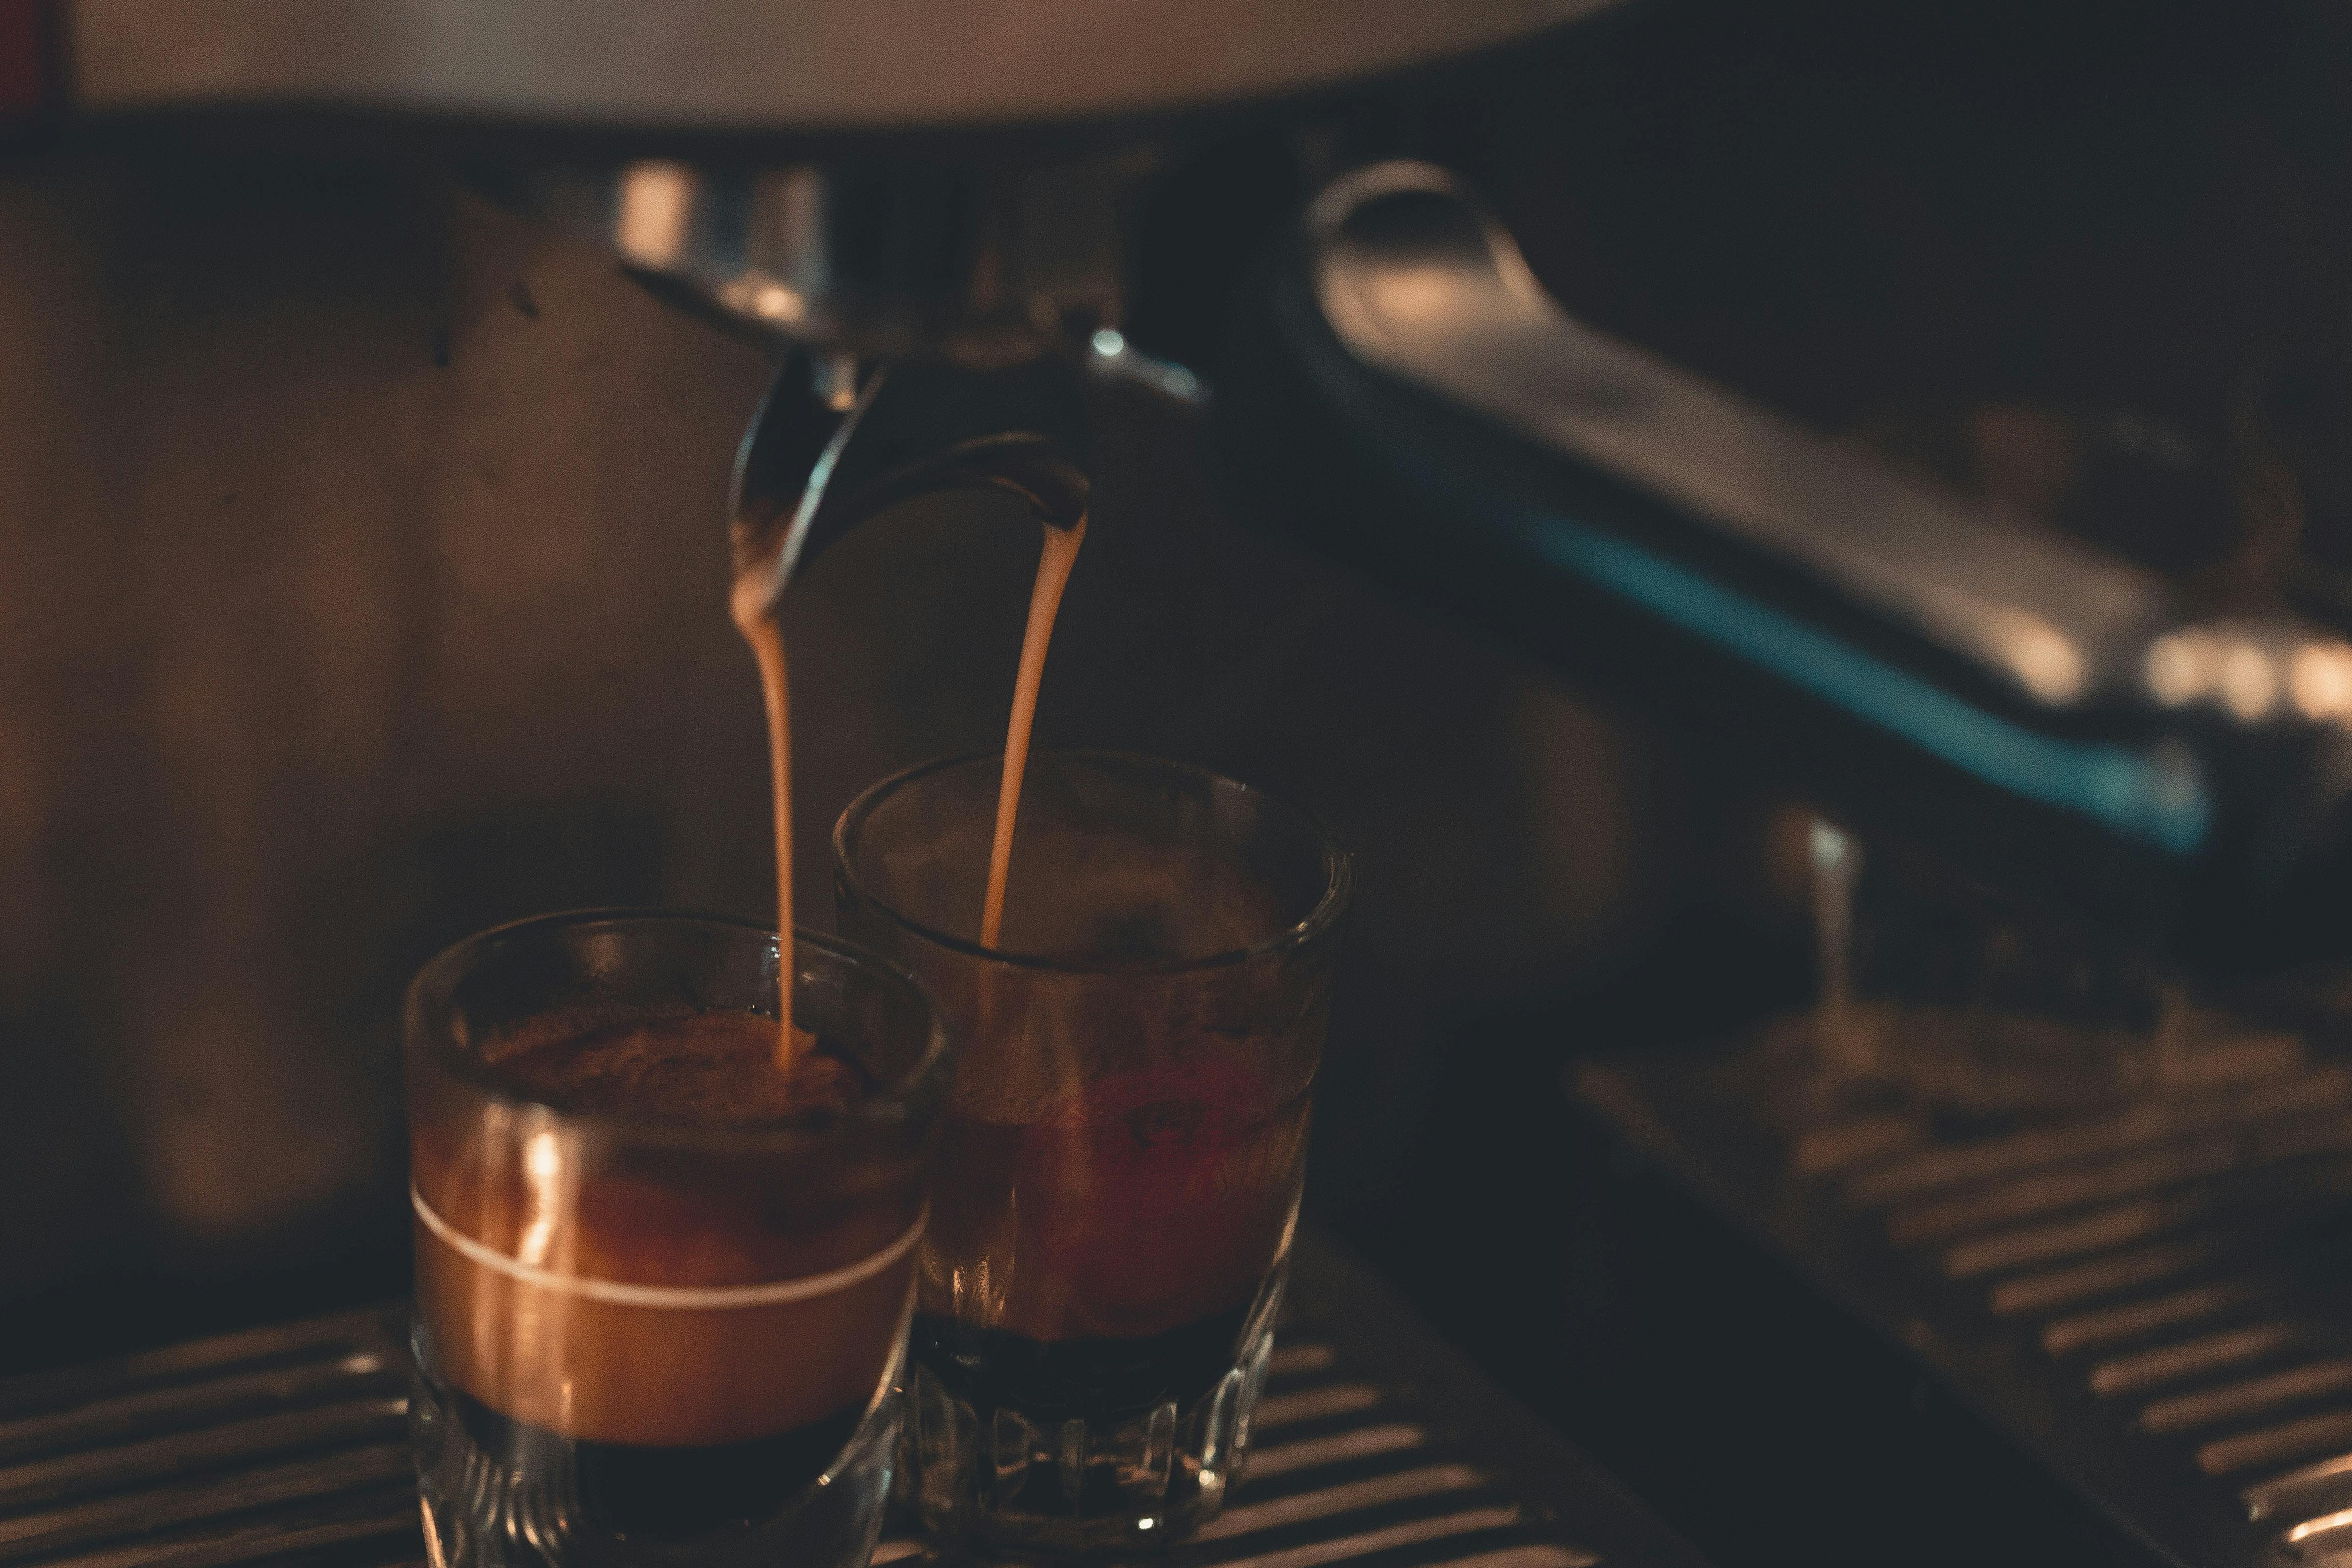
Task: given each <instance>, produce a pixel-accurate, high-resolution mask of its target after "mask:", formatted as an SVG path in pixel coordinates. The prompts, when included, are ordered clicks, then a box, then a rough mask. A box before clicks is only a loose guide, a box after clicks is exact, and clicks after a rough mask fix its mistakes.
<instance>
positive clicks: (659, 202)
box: [613, 159, 694, 267]
mask: <svg viewBox="0 0 2352 1568" xmlns="http://www.w3.org/2000/svg"><path fill="white" fill-rule="evenodd" d="M693 211H694V174H693V171H691V170H690V169H688V167H687V166H686V165H685V164H683V163H664V162H660V161H658V160H652V159H649V160H647V161H646V162H644V163H633V164H631V165H630V166H629V171H628V173H627V174H624V175H622V176H621V191H620V200H619V207H618V210H617V211H616V212H615V213H614V220H613V242H614V246H615V247H618V248H619V250H620V252H621V255H622V257H623V258H625V259H626V260H629V261H634V262H635V263H636V264H637V265H638V266H640V267H667V266H670V265H671V264H673V263H674V262H676V261H677V259H678V258H679V257H681V256H683V255H684V254H685V253H686V237H687V226H688V220H689V219H690V218H691V216H693Z"/></svg>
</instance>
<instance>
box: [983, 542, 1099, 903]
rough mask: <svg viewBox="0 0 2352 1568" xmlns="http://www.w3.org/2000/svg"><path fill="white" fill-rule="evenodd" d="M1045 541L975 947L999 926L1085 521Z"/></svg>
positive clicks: (1016, 681)
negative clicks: (1049, 660)
mask: <svg viewBox="0 0 2352 1568" xmlns="http://www.w3.org/2000/svg"><path fill="white" fill-rule="evenodd" d="M1086 539H1087V520H1086V519H1085V518H1083V517H1082V518H1080V519H1078V521H1076V523H1075V524H1074V525H1072V526H1071V527H1069V528H1066V529H1063V528H1055V526H1053V524H1051V523H1047V524H1045V547H1044V548H1043V549H1042V550H1041V551H1040V552H1038V555H1037V582H1036V585H1035V586H1034V587H1033V588H1031V589H1030V591H1029V624H1028V626H1027V627H1026V628H1025V629H1024V631H1023V632H1022V634H1021V667H1020V670H1019V672H1018V673H1017V674H1016V675H1015V676H1014V677H1013V719H1012V722H1011V723H1009V724H1007V725H1006V726H1005V730H1004V774H1003V782H1002V783H1001V784H999V785H998V786H997V791H996V833H995V837H994V839H993V840H992V842H991V843H990V845H989V847H988V898H987V901H986V902H985V903H983V904H982V906H981V916H980V945H981V946H982V947H994V946H995V945H996V937H997V933H998V931H1001V930H1002V929H1003V925H1004V882H1005V879H1006V877H1007V876H1008V875H1009V874H1010V873H1011V871H1012V869H1013V818H1014V817H1015V816H1018V815H1019V814H1020V810H1021V775H1022V774H1023V773H1025V772H1026V771H1027V770H1028V766H1029V731H1030V730H1031V729H1032V728H1033V727H1034V725H1035V723H1036V721H1037V688H1038V687H1039V686H1040V685H1041V684H1043V682H1044V681H1045V645H1046V643H1048V642H1049V641H1051V640H1052V638H1053V636H1054V617H1055V615H1056V614H1058V613H1059V612H1060V610H1061V607H1062V590H1063V589H1064V588H1066V587H1067V586H1068V585H1069V581H1070V568H1071V567H1072V566H1074V565H1076V563H1077V559H1078V546H1079V545H1081V544H1083V543H1085V542H1086Z"/></svg>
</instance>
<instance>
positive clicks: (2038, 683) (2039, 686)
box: [2000, 614, 2089, 702]
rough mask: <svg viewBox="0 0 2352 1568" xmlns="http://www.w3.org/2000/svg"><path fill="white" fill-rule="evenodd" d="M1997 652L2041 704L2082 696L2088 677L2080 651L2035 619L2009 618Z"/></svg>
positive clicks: (2040, 619)
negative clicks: (2039, 699) (1999, 649)
mask: <svg viewBox="0 0 2352 1568" xmlns="http://www.w3.org/2000/svg"><path fill="white" fill-rule="evenodd" d="M2000 643H2001V653H2002V655H2003V657H2004V658H2006V659H2007V660H2008V662H2009V667H2010V668H2011V669H2012V670H2014V671H2015V672H2016V673H2017V678H2018V679H2019V680H2021V681H2022V682H2023V683H2024V685H2025V689H2027V690H2028V691H2031V692H2032V693H2033V695H2035V696H2036V697H2039V698H2041V699H2042V700H2043V701H2044V702H2069V701H2072V700H2074V699H2075V698H2077V697H2080V696H2081V695H2082V694H2083V687H2084V682H2085V679H2086V678H2087V676H2088V673H2089V672H2088V671H2087V669H2086V668H2084V661H2083V654H2082V650H2081V649H2079V648H2077V647H2075V646H2074V642H2073V641H2072V640H2071V639H2070V638H2068V637H2066V636H2065V634H2063V632H2061V631H2059V630H2058V629H2057V628H2056V627H2055V626H2052V625H2050V623H2049V622H2047V621H2044V620H2042V618H2041V617H2040V616H2029V615H2022V614H2019V615H2013V616H2010V617H2009V618H2008V619H2007V621H2006V622H2005V623H2004V624H2003V625H2002V626H2001V628H2000Z"/></svg>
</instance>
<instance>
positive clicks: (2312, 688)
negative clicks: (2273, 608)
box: [2287, 643, 2352, 720]
mask: <svg viewBox="0 0 2352 1568" xmlns="http://www.w3.org/2000/svg"><path fill="white" fill-rule="evenodd" d="M2287 694H2288V696H2289V697H2290V699H2292V700H2293V701H2294V705H2295V708H2296V710H2298V711H2300V712H2301V713H2302V714H2303V716H2304V717H2305V718H2306V719H2335V720H2352V647H2346V646H2345V645H2344V644H2342V643H2309V644H2306V645H2305V646H2304V647H2300V648H2297V649H2296V650H2295V655H2294V663H2293V664H2291V665H2290V666H2289V667H2288V669H2287Z"/></svg>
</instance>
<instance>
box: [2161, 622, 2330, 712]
mask: <svg viewBox="0 0 2352 1568" xmlns="http://www.w3.org/2000/svg"><path fill="white" fill-rule="evenodd" d="M2141 674H2142V676H2143V677H2144V678H2145V679H2146V680H2147V689H2148V694H2149V695H2150V696H2152V697H2154V698H2155V699H2156V700H2158V702H2161V703H2164V704H2165V705H2166V706H2168V707H2173V708H2178V707H2182V706H2184V705H2186V704H2188V703H2191V702H2200V701H2212V702H2217V703H2219V704H2220V705H2221V707H2222V708H2223V709H2225V710H2228V711H2229V713H2230V714H2231V717H2233V718H2235V719H2238V720H2240V721H2242V722H2245V723H2249V724H2251V723H2254V722H2256V721H2261V720H2263V719H2267V718H2271V717H2274V716H2276V715H2277V714H2278V713H2279V712H2280V710H2281V707H2282V703H2283V702H2284V705H2285V706H2286V707H2288V708H2291V709H2292V710H2293V711H2294V713H2295V714H2296V715H2298V716H2300V717H2302V718H2304V719H2306V720H2310V721H2316V722H2329V723H2352V645H2347V644H2346V643H2343V642H2339V641H2336V640H2335V639H2334V638H2328V639H2326V640H2318V639H2314V638H2310V637H2305V636H2302V635H2299V634H2298V633H2297V632H2295V631H2294V628H2292V627H2291V626H2260V625H2250V626H2191V627H2183V628H2182V629H2181V630H2179V631H2176V632H2168V633H2167V634H2166V635H2164V636H2163V637H2158V638H2157V640H2156V641H2155V642H2153V643H2151V644H2150V645H2149V646H2148V650H2147V658H2146V659H2145V661H2144V663H2143V665H2142V668H2141Z"/></svg>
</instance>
